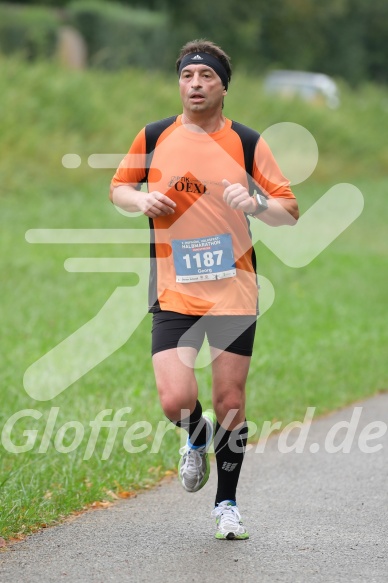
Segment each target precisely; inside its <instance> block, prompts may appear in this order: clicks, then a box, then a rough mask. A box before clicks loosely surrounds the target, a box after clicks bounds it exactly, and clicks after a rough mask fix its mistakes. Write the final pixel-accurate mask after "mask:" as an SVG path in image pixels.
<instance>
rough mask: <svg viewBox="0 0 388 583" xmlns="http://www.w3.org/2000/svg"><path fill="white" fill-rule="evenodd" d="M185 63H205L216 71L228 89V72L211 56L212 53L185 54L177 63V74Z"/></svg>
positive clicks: (185, 65)
mask: <svg viewBox="0 0 388 583" xmlns="http://www.w3.org/2000/svg"><path fill="white" fill-rule="evenodd" d="M187 65H207V66H208V67H210V68H211V69H213V71H215V72H216V73H217V75H218V76H219V78H220V79H221V81H222V84H223V86H224V87H225V89H228V82H229V80H228V72H227V70H226V68H225V67H224V65H223V64H222V63H221V61H220V60H219V59H217V57H213V55H210V54H209V53H190V54H188V55H185V56H184V57H183V59H182V61H181V64H180V65H179V71H178V75H179V76H180V74H181V72H182V69H183V68H184V67H187Z"/></svg>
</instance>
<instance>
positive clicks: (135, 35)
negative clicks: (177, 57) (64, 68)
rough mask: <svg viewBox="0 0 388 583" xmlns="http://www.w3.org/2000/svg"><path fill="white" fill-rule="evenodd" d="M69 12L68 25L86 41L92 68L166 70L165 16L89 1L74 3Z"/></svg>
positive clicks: (166, 24)
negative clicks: (129, 67)
mask: <svg viewBox="0 0 388 583" xmlns="http://www.w3.org/2000/svg"><path fill="white" fill-rule="evenodd" d="M66 12H67V15H68V21H69V24H71V25H72V26H74V27H75V28H77V29H78V31H79V32H80V33H81V34H82V36H83V37H84V39H85V41H86V44H87V47H88V53H89V63H90V64H91V65H92V66H93V65H94V66H98V67H104V68H107V69H120V68H122V67H126V66H137V67H143V68H147V69H149V68H151V69H152V68H154V69H160V68H161V67H163V66H165V60H166V44H167V41H168V19H167V15H166V14H164V13H162V12H153V11H151V10H143V9H133V8H129V7H124V6H122V5H120V4H116V3H109V4H108V3H103V2H98V1H87V0H85V1H82V0H81V1H78V2H73V3H71V4H70V5H69V6H67V8H66Z"/></svg>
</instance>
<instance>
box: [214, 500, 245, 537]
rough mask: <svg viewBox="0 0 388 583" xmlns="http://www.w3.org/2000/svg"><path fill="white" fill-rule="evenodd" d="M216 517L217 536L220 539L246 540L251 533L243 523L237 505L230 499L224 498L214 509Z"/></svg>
mask: <svg viewBox="0 0 388 583" xmlns="http://www.w3.org/2000/svg"><path fill="white" fill-rule="evenodd" d="M212 516H214V517H215V519H216V524H217V532H216V534H215V537H216V538H218V539H220V540H246V539H247V538H249V534H248V532H247V530H246V528H245V526H244V525H243V523H242V520H241V514H240V512H239V511H238V508H237V506H236V505H235V503H234V502H231V501H230V500H223V502H220V503H219V504H217V506H216V507H215V508H214V510H213V511H212Z"/></svg>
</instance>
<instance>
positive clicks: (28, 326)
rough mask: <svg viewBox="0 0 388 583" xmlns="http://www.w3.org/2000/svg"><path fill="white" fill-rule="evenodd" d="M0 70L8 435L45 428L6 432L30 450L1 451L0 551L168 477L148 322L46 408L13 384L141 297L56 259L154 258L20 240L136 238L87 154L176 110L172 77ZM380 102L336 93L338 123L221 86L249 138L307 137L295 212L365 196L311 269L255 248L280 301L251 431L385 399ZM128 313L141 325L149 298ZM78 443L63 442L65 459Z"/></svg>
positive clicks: (266, 321)
mask: <svg viewBox="0 0 388 583" xmlns="http://www.w3.org/2000/svg"><path fill="white" fill-rule="evenodd" d="M0 70H1V74H0V107H1V110H2V111H3V112H6V114H7V115H6V116H3V117H2V121H1V132H0V156H1V159H2V164H1V168H0V185H1V187H0V188H1V199H0V201H1V209H2V210H1V214H0V221H1V246H2V294H1V295H2V301H1V307H0V309H1V315H2V357H3V359H2V363H3V365H2V367H1V371H0V379H1V387H2V407H1V412H0V417H1V428H3V426H4V424H5V423H6V421H7V420H8V419H9V418H10V417H11V415H13V414H14V413H16V412H18V411H21V410H24V409H33V410H35V411H37V412H38V413H41V418H39V419H33V418H27V417H26V418H24V419H20V420H19V421H18V422H17V423H16V424H15V427H14V429H13V431H12V434H11V438H12V442H13V443H15V444H16V445H23V444H25V443H26V440H27V435H23V431H25V430H37V436H36V442H35V445H34V447H33V448H32V449H31V450H30V451H26V452H25V453H19V454H16V453H10V452H9V451H7V449H6V448H4V447H3V445H1V444H0V447H1V448H2V452H1V462H0V463H1V466H0V467H1V478H0V484H1V489H0V508H1V514H0V536H4V537H6V538H8V537H12V536H20V534H23V533H28V532H31V531H33V530H34V529H36V528H39V527H41V526H42V525H46V524H50V523H52V522H53V521H55V520H58V519H59V518H60V517H61V516H65V515H67V514H69V513H70V512H72V511H76V510H80V509H82V508H83V507H85V506H86V505H88V504H91V503H93V502H95V501H101V500H105V501H106V503H109V501H112V500H114V498H115V497H117V496H120V495H121V496H126V495H130V493H131V492H132V491H136V490H137V489H139V488H144V487H148V486H150V485H152V484H154V483H155V481H156V480H158V479H159V478H160V477H161V476H163V475H165V473H166V472H168V471H171V470H173V469H174V468H175V466H176V462H177V447H178V444H179V438H178V436H177V434H176V433H177V432H176V430H175V429H172V430H171V429H170V430H169V431H168V432H167V433H166V436H165V438H164V440H163V446H162V448H161V449H160V450H159V451H157V452H155V453H151V452H150V450H151V446H152V443H153V440H154V437H155V432H156V430H157V426H158V423H159V422H161V421H163V415H162V413H161V410H160V407H159V404H158V399H157V395H156V391H155V386H154V378H153V372H152V368H151V365H150V358H149V344H150V317H149V316H148V315H147V316H145V318H144V320H143V322H142V324H141V325H140V326H139V327H138V329H137V330H136V332H135V333H134V334H133V335H132V337H131V338H130V340H129V341H128V342H127V343H126V344H125V345H124V346H123V347H122V348H120V349H119V350H117V351H116V352H115V353H114V354H113V355H111V356H110V357H109V358H108V359H106V360H105V361H103V362H101V363H100V364H99V365H98V366H97V367H96V368H94V369H93V370H91V371H90V372H89V373H88V374H87V375H85V376H84V377H82V378H81V379H80V380H79V381H77V382H76V383H74V384H73V385H72V386H71V387H69V388H68V389H67V390H66V391H65V392H64V393H62V394H61V395H59V396H58V397H56V398H55V399H53V400H51V401H48V402H38V401H34V400H33V399H31V398H30V397H29V396H28V395H27V393H26V392H25V391H24V388H23V374H24V371H25V370H26V369H27V367H28V366H29V365H30V364H32V363H33V362H35V361H36V360H37V359H38V358H39V357H41V356H42V355H43V354H45V352H47V351H48V350H50V349H51V348H53V347H54V346H56V345H57V344H58V343H59V342H61V341H62V340H63V339H65V338H66V337H67V336H69V335H70V334H72V333H73V332H74V331H75V330H77V329H78V328H79V327H80V326H82V325H83V324H84V323H86V322H88V321H89V320H90V319H91V318H92V317H93V316H94V315H95V314H96V313H97V312H98V311H99V310H100V309H101V307H102V306H103V304H104V303H105V302H106V300H107V299H108V298H109V296H110V295H111V294H112V292H113V291H114V290H115V289H116V287H117V286H128V285H134V282H133V281H132V280H131V278H130V276H129V275H126V274H119V273H118V274H115V273H109V274H101V273H94V274H93V273H88V274H75V273H68V272H66V271H65V270H64V268H63V263H64V261H65V260H66V258H68V257H71V256H77V257H87V256H91V257H95V256H106V257H113V256H114V257H127V256H129V255H130V254H131V253H136V254H137V255H138V256H142V255H143V256H144V255H146V254H147V251H148V250H147V249H146V248H143V247H142V246H139V247H136V248H135V249H134V250H133V249H132V248H130V247H129V246H126V245H116V246H114V245H88V246H87V245H30V244H28V243H27V242H26V240H25V232H26V231H27V230H28V229H35V228H96V229H97V228H120V229H121V228H127V227H128V228H132V227H139V226H140V227H146V221H145V220H144V219H143V218H128V217H125V216H123V215H121V214H119V213H117V212H116V211H115V209H114V208H113V207H112V205H111V204H110V203H109V202H108V198H107V192H108V186H109V182H110V178H111V175H112V173H113V170H112V169H111V170H96V169H92V168H90V167H89V166H88V164H87V159H88V156H89V155H90V154H93V153H124V152H125V151H126V150H127V148H128V146H129V144H130V143H131V141H132V139H133V137H134V135H135V134H136V133H137V131H138V130H139V129H140V128H141V127H142V126H143V125H144V124H145V123H147V122H149V121H151V120H155V119H159V118H161V117H165V116H168V115H171V114H173V113H174V112H179V110H180V104H179V98H178V92H177V79H176V77H175V76H174V75H171V76H166V75H161V74H157V73H152V74H151V73H150V74H145V73H143V72H140V71H136V70H128V71H123V72H120V73H112V74H107V73H103V72H95V71H86V72H82V73H81V72H70V71H65V70H62V69H59V68H58V67H57V66H55V65H54V64H46V63H39V64H36V65H34V66H33V67H28V66H26V65H25V64H23V63H21V62H19V61H17V60H14V59H12V60H3V61H1V62H0ZM387 103H388V100H387V92H384V91H382V90H377V89H376V88H374V87H372V86H365V87H363V88H361V89H360V90H359V91H358V92H357V93H352V92H351V91H349V90H348V89H347V88H346V87H345V86H344V87H343V88H342V105H341V108H340V109H338V110H336V111H329V110H326V109H322V108H315V107H312V106H307V105H305V104H303V103H300V102H283V101H275V100H273V99H268V98H266V97H265V96H264V95H263V92H262V84H261V80H260V79H252V78H247V77H243V76H239V75H238V73H236V75H235V77H234V79H233V82H232V84H231V87H230V91H229V95H228V96H227V99H226V107H225V114H226V115H228V116H229V117H232V118H233V119H237V120H239V121H241V122H242V123H246V124H248V125H251V126H253V127H256V128H257V129H258V130H263V129H265V128H266V127H268V126H270V125H271V124H273V123H277V122H279V121H294V122H296V123H300V124H302V125H304V126H305V127H306V128H307V129H309V130H310V131H311V132H312V133H313V134H314V136H315V138H316V140H317V142H318V145H319V151H320V159H319V163H318V166H317V168H316V170H315V172H314V174H313V176H312V177H311V178H310V179H309V180H308V181H307V182H305V183H303V184H301V185H299V186H297V187H295V188H294V190H295V193H296V195H297V197H298V200H299V203H300V206H301V209H302V211H305V210H307V209H308V208H309V206H310V205H311V204H312V203H313V202H314V201H316V200H318V198H319V197H320V196H321V195H322V194H323V193H324V192H325V191H326V190H327V189H328V188H330V187H331V186H332V185H333V184H335V183H338V182H344V181H349V182H353V183H354V184H356V186H358V187H359V188H360V189H361V191H362V192H363V194H364V198H365V209H364V212H363V213H362V215H361V217H360V218H359V219H358V220H357V221H356V222H355V223H354V224H353V225H352V226H351V227H349V228H348V229H347V230H346V231H345V232H344V233H343V234H342V235H341V236H340V237H339V238H338V239H336V241H335V242H334V243H333V244H332V245H331V246H330V247H329V248H328V249H327V250H325V252H324V253H322V254H321V255H320V256H319V257H318V258H317V259H315V260H314V261H313V262H312V263H311V264H310V265H308V266H306V267H304V268H301V269H298V270H296V269H291V268H288V267H286V266H284V265H283V264H282V263H281V262H280V261H279V260H278V259H277V258H276V257H275V256H274V255H273V254H272V253H271V252H270V251H269V250H268V249H266V248H265V247H264V246H263V245H261V244H260V243H258V244H257V246H256V247H257V249H256V251H257V255H258V258H259V272H260V273H261V274H262V275H264V276H265V277H267V278H268V279H270V280H271V281H272V283H273V285H274V287H275V290H276V298H275V303H274V305H273V307H272V308H271V309H270V310H269V311H268V313H266V314H265V315H264V316H263V317H262V318H261V319H260V320H259V325H258V331H257V337H256V345H255V354H254V358H253V360H252V367H251V372H250V377H249V383H248V407H247V414H248V418H249V419H251V420H253V421H255V423H256V424H257V425H258V427H259V428H260V426H261V424H262V422H263V421H264V420H266V419H274V418H277V419H280V420H282V421H284V423H287V422H289V421H291V420H296V419H302V418H303V415H304V412H305V410H306V407H308V406H315V407H316V408H317V413H323V412H326V411H329V410H332V409H333V408H336V407H340V406H343V405H345V404H348V403H350V402H353V401H355V400H357V399H360V398H362V397H365V396H368V395H371V394H373V393H375V392H376V391H377V390H379V389H385V388H386V387H387V374H386V355H385V347H386V346H387V330H386V326H385V324H384V322H385V312H386V308H385V304H386V296H387V283H386V275H385V267H386V258H387V252H388V243H387V240H386V236H385V224H386V204H385V198H386V197H385V192H386V188H387V180H386V178H385V176H384V172H385V168H386V165H387V161H388V146H387V144H386V140H385V135H384V132H383V131H382V130H381V120H382V116H383V115H386V109H387ZM67 153H75V154H78V155H79V156H80V157H81V165H80V167H79V168H75V169H66V168H64V167H63V165H62V163H61V160H62V156H63V155H65V154H67ZM138 302H139V310H143V309H144V305H145V304H144V302H145V298H144V297H139V298H138ZM69 366H71V363H69ZM198 379H199V385H200V388H201V399H202V401H203V405H204V406H205V407H207V406H209V405H210V404H211V395H210V370H209V369H208V368H201V369H199V370H198ZM123 407H130V408H131V410H130V411H129V412H127V413H126V414H125V415H124V417H123V418H124V419H125V421H126V423H127V424H126V427H124V428H120V429H119V431H118V437H117V439H116V441H115V443H114V446H113V450H112V453H111V455H110V456H109V458H108V459H107V460H103V459H102V457H103V456H102V454H103V451H104V447H105V444H106V439H107V437H108V433H109V431H108V428H103V429H102V430H101V433H100V437H99V438H98V440H97V444H96V449H95V450H94V453H93V455H92V457H91V458H90V459H87V460H84V459H83V457H84V453H85V450H86V448H87V443H88V439H89V437H90V434H91V431H92V429H91V426H90V422H91V421H93V419H95V417H96V415H97V414H98V413H99V412H101V411H102V410H104V409H111V410H112V411H111V413H110V415H107V419H111V418H112V417H113V415H114V413H115V412H116V411H117V410H119V409H120V408H123ZM53 408H58V411H57V412H58V417H57V419H56V422H55V426H54V429H53V432H52V435H51V438H50V440H49V441H48V442H47V444H46V449H45V448H44V447H43V446H41V444H42V440H43V439H44V433H45V427H46V423H47V421H48V419H49V418H50V417H49V416H50V412H51V415H52V414H53V411H52V409H53ZM55 410H56V409H55ZM143 420H147V421H148V422H150V423H151V425H152V432H151V434H150V435H149V436H148V437H143V438H142V437H141V435H140V433H139V439H138V440H137V441H136V442H134V443H135V445H142V444H145V445H146V446H147V447H146V449H145V450H144V452H143V453H137V454H135V453H128V452H127V451H126V450H125V448H124V447H123V439H124V435H125V432H126V430H127V429H128V427H130V426H132V425H133V424H134V423H135V422H141V421H143ZM68 422H73V423H74V422H78V423H79V424H81V425H82V426H83V427H84V430H85V435H84V438H83V440H82V441H81V443H80V445H79V447H78V448H76V449H75V450H74V451H73V452H70V453H60V452H58V451H57V448H56V446H55V439H56V437H57V436H58V430H59V429H60V428H61V427H62V426H63V425H64V424H65V423H68ZM73 437H74V430H72V429H69V432H68V433H67V434H66V435H65V436H64V439H63V445H64V446H65V445H66V444H67V445H69V444H71V442H72V439H73ZM256 437H257V436H256ZM57 439H59V438H58V437H57ZM40 447H41V448H42V449H45V452H44V453H39V448H40Z"/></svg>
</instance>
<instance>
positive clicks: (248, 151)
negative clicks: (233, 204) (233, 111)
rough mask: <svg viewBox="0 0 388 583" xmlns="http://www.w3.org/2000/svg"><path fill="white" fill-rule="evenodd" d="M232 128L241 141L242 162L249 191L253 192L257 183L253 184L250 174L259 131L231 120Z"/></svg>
mask: <svg viewBox="0 0 388 583" xmlns="http://www.w3.org/2000/svg"><path fill="white" fill-rule="evenodd" d="M232 130H234V131H235V132H236V133H237V134H238V135H239V137H240V140H241V143H242V145H243V150H244V164H245V170H246V173H247V180H248V184H249V193H250V194H253V193H254V191H255V190H257V189H258V188H257V185H256V184H255V182H254V180H253V178H252V174H253V161H254V157H255V149H256V145H257V142H258V141H259V139H260V134H259V132H256V130H252V129H251V128H249V127H247V126H245V125H243V124H241V123H238V122H237V121H232Z"/></svg>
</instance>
